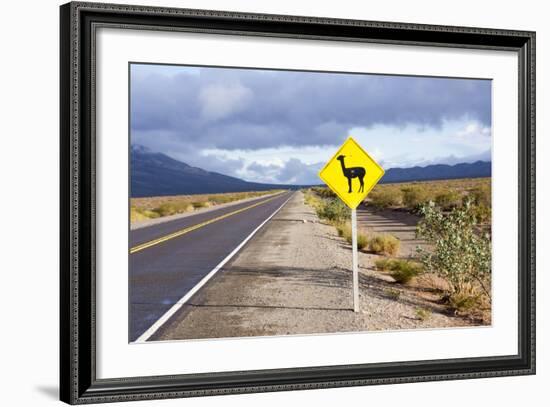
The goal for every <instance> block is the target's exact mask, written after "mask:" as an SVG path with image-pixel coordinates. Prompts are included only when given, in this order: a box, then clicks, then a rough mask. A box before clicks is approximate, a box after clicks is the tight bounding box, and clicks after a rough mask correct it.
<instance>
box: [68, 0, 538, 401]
mask: <svg viewBox="0 0 550 407" xmlns="http://www.w3.org/2000/svg"><path fill="white" fill-rule="evenodd" d="M60 23H61V30H60V103H61V106H60V149H61V164H60V183H61V195H60V201H61V204H60V218H61V223H60V234H61V239H60V295H61V298H60V305H61V306H60V398H61V400H62V401H64V402H67V403H70V404H84V403H99V402H117V401H126V400H143V399H162V398H177V397H190V396H205V395H220V394H231V393H249V392H267V391H280V390H297V389H313V388H328V387H341V386H360V385H372V384H388V383H404V382H416V381H428V380H451V379H470V378H477V377H494V376H509V375H527V374H534V373H535V33H534V32H527V31H512V30H501V29H484V28H471V27H451V26H434V25H419V24H404V23H392V22H377V21H356V20H342V19H331V18H313V17H297V16H283V15H264V14H248V13H235V12H225V11H207V10H189V9H174V8H157V7H144V6H130V5H115V4H97V3H82V2H72V3H68V4H65V5H62V6H61V7H60ZM100 26H116V27H124V28H127V29H132V30H176V31H178V30H180V31H188V32H189V31H191V32H203V33H218V34H220V33H221V34H238V35H251V36H266V37H271V36H274V37H287V38H300V39H324V40H332V41H359V42H374V43H382V44H386V43H387V44H404V45H416V46H426V45H428V46H442V47H456V48H470V49H485V50H508V51H514V52H517V54H518V57H519V58H518V59H519V104H518V111H519V129H518V131H519V138H518V145H519V167H518V180H519V191H518V203H519V225H518V227H519V229H518V230H519V233H518V248H519V264H518V277H519V286H518V300H519V301H518V304H519V310H518V311H519V327H518V332H519V338H518V343H519V351H518V353H517V354H515V355H507V356H499V357H492V356H491V357H489V356H488V357H475V358H464V359H444V360H435V361H434V360H419V361H413V362H391V363H375V364H357V365H338V366H324V367H303V368H289V369H277V370H256V371H240V372H230V373H216V372H211V373H201V374H187V375H176V376H174V375H170V376H168V375H166V376H149V377H135V378H134V377H132V378H112V379H98V378H97V377H96V342H95V332H96V318H95V304H96V287H95V238H96V235H95V219H96V213H95V187H96V185H95V160H96V158H97V157H96V155H95V133H94V132H95V122H94V120H95V118H94V113H95V95H94V91H95V70H94V63H95V55H94V52H95V49H94V41H93V39H94V35H95V30H96V28H97V27H100Z"/></svg>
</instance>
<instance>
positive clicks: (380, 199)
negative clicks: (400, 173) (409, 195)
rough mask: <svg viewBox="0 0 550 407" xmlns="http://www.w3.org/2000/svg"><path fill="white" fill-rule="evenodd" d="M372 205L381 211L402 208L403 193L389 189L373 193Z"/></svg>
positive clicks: (371, 197) (371, 196)
mask: <svg viewBox="0 0 550 407" xmlns="http://www.w3.org/2000/svg"><path fill="white" fill-rule="evenodd" d="M370 203H371V205H374V206H375V207H377V208H380V209H385V208H391V207H394V206H400V205H401V191H399V190H395V189H389V188H387V189H381V190H378V191H373V192H371V194H370Z"/></svg>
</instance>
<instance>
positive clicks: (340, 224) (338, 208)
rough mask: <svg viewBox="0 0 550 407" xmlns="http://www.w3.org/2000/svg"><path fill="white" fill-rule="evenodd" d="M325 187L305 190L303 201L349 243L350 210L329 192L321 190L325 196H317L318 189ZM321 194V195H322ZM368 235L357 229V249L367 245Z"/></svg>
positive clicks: (350, 241) (350, 240)
mask: <svg viewBox="0 0 550 407" xmlns="http://www.w3.org/2000/svg"><path fill="white" fill-rule="evenodd" d="M325 190H327V188H311V189H310V190H308V191H306V192H305V195H304V200H305V203H306V204H307V205H309V206H311V207H312V208H313V209H315V212H316V213H317V216H319V218H321V219H324V220H325V221H327V223H329V224H331V225H333V226H334V227H335V228H336V231H337V232H338V236H340V237H343V238H344V239H345V240H346V241H347V242H348V243H349V244H351V243H352V236H351V222H350V221H349V219H350V217H351V210H350V209H349V207H348V206H347V205H346V204H344V203H343V202H342V201H341V200H340V199H338V198H333V197H331V196H330V195H329V194H326V193H324V192H322V194H323V195H324V196H327V198H322V197H321V196H319V191H325ZM323 195H322V196H323ZM368 244H369V239H368V236H367V235H366V234H365V233H363V232H362V231H360V230H358V231H357V249H358V250H363V249H365V248H367V247H368Z"/></svg>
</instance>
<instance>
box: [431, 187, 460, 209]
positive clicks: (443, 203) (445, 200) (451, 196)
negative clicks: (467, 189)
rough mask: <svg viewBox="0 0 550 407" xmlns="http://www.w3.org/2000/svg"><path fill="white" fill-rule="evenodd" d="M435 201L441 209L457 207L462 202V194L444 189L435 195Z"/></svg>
mask: <svg viewBox="0 0 550 407" xmlns="http://www.w3.org/2000/svg"><path fill="white" fill-rule="evenodd" d="M435 203H436V204H437V205H438V206H439V207H440V208H441V209H443V210H446V211H447V210H451V209H453V208H457V207H459V206H460V205H461V203H462V195H460V193H458V192H457V191H453V190H450V191H445V192H441V193H439V194H437V195H436V197H435Z"/></svg>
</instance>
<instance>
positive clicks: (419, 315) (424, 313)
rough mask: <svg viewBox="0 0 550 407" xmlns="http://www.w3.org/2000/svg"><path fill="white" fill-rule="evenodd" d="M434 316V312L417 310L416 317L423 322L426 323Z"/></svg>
mask: <svg viewBox="0 0 550 407" xmlns="http://www.w3.org/2000/svg"><path fill="white" fill-rule="evenodd" d="M431 316H432V311H430V310H429V309H426V308H417V309H416V317H417V318H418V319H419V320H421V321H425V320H427V319H429V318H430V317H431Z"/></svg>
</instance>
